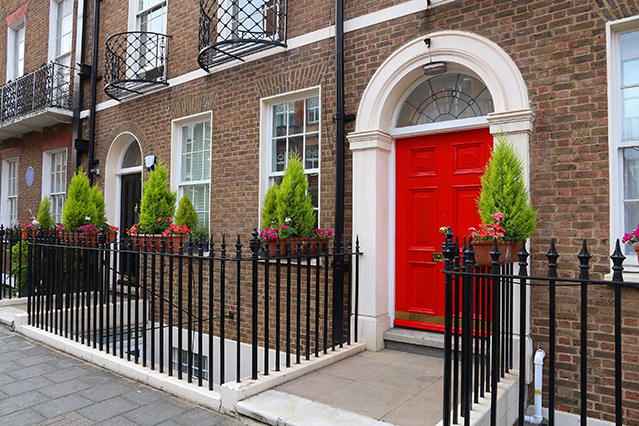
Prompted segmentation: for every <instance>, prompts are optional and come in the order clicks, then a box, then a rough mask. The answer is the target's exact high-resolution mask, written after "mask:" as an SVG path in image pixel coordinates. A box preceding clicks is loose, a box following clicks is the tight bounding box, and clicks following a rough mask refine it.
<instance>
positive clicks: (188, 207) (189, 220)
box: [175, 194, 198, 232]
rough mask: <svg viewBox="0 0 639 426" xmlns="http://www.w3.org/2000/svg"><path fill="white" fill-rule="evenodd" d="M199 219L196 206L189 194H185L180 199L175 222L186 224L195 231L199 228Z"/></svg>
mask: <svg viewBox="0 0 639 426" xmlns="http://www.w3.org/2000/svg"><path fill="white" fill-rule="evenodd" d="M197 221H198V218H197V212H196V211H195V207H193V203H192V202H191V199H190V198H189V196H188V195H186V194H184V196H183V197H182V199H181V200H180V205H179V206H178V210H177V213H176V214H175V224H176V225H186V226H188V227H189V230H191V231H193V232H195V229H196V228H197Z"/></svg>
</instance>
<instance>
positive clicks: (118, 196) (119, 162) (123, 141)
mask: <svg viewBox="0 0 639 426" xmlns="http://www.w3.org/2000/svg"><path fill="white" fill-rule="evenodd" d="M105 175H106V179H105V188H104V192H105V199H107V200H109V201H111V202H109V203H107V206H106V214H107V217H108V218H110V219H112V223H115V224H116V225H117V226H119V227H120V229H121V230H125V229H127V228H130V227H131V225H133V224H134V223H136V222H137V212H136V205H138V204H139V202H140V196H141V193H142V150H141V148H140V143H139V142H138V140H137V138H136V137H135V136H134V135H133V134H131V133H128V132H125V133H121V134H120V135H118V136H117V137H116V138H115V139H114V140H113V143H112V144H111V147H110V148H109V152H108V154H107V159H106V166H105Z"/></svg>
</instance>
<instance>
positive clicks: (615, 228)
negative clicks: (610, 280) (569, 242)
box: [606, 16, 639, 273]
mask: <svg viewBox="0 0 639 426" xmlns="http://www.w3.org/2000/svg"><path fill="white" fill-rule="evenodd" d="M636 31H639V16H633V17H630V18H625V19H621V20H618V21H613V22H608V23H607V24H606V50H607V56H608V141H609V143H608V149H609V152H608V154H609V163H610V167H609V170H610V171H609V173H610V175H609V178H610V179H609V180H610V250H611V252H612V250H614V248H615V244H616V241H617V239H621V237H622V236H623V235H624V233H626V232H632V231H633V229H625V217H624V208H623V206H622V205H623V193H624V186H623V185H624V183H623V173H624V170H623V148H628V147H633V146H638V147H639V141H638V140H635V141H624V142H622V123H621V111H622V109H621V108H622V106H621V69H620V66H619V64H620V60H621V51H620V36H621V35H622V34H626V33H631V32H636ZM624 267H625V268H626V269H627V270H629V271H630V272H634V273H639V263H638V262H637V257H636V256H628V255H626V260H625V261H624Z"/></svg>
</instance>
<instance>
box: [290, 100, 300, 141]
mask: <svg viewBox="0 0 639 426" xmlns="http://www.w3.org/2000/svg"><path fill="white" fill-rule="evenodd" d="M288 108H289V111H288V127H289V129H288V134H289V135H295V134H298V133H302V132H303V131H304V101H297V102H289V103H288Z"/></svg>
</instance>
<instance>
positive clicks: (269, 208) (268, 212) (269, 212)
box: [262, 183, 280, 229]
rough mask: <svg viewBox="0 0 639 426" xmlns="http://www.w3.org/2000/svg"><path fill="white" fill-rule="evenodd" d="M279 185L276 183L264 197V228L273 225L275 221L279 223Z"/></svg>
mask: <svg viewBox="0 0 639 426" xmlns="http://www.w3.org/2000/svg"><path fill="white" fill-rule="evenodd" d="M279 189H280V188H279V186H278V185H277V184H276V183H275V184H273V186H271V187H270V188H269V189H268V191H267V192H266V197H264V207H262V229H264V228H268V227H271V226H272V225H273V222H275V223H277V222H278V221H277V194H278V192H279Z"/></svg>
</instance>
